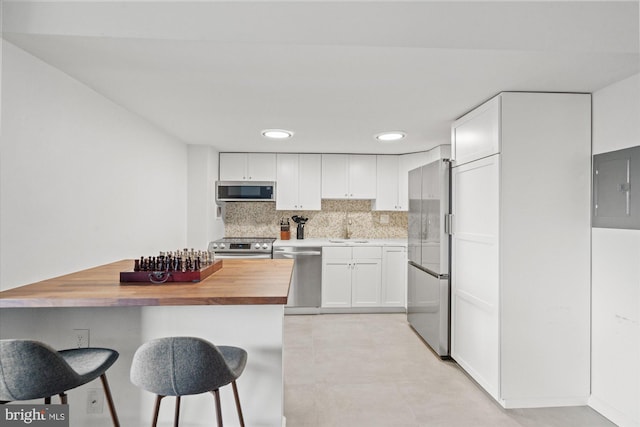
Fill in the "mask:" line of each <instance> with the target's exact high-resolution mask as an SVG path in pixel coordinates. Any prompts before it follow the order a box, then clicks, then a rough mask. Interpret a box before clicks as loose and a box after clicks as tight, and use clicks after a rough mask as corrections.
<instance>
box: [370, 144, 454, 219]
mask: <svg viewBox="0 0 640 427" xmlns="http://www.w3.org/2000/svg"><path fill="white" fill-rule="evenodd" d="M450 157H451V146H450V145H439V146H438V147H435V148H433V149H431V150H429V151H424V152H418V153H410V154H403V155H401V156H393V155H380V156H377V165H376V178H377V185H376V199H375V200H374V201H373V202H372V205H371V208H372V210H374V211H407V210H408V209H409V194H408V191H409V171H410V170H412V169H415V168H417V167H420V166H424V165H426V164H427V163H431V162H434V161H436V160H439V159H449V158H450Z"/></svg>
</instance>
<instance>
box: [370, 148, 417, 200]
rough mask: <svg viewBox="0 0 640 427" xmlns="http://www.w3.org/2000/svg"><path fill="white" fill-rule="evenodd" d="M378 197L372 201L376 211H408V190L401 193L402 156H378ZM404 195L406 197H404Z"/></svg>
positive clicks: (406, 185)
mask: <svg viewBox="0 0 640 427" xmlns="http://www.w3.org/2000/svg"><path fill="white" fill-rule="evenodd" d="M376 163H377V164H376V198H375V200H374V201H373V203H372V209H373V210H375V211H406V210H407V197H406V193H407V190H406V189H405V191H404V193H403V194H401V191H400V190H401V187H408V184H407V181H406V180H404V184H405V185H404V186H401V185H400V156H391V155H381V156H376ZM403 195H404V197H403Z"/></svg>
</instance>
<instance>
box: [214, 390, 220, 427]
mask: <svg viewBox="0 0 640 427" xmlns="http://www.w3.org/2000/svg"><path fill="white" fill-rule="evenodd" d="M211 393H213V397H215V399H216V415H217V417H218V427H222V408H221V407H220V390H218V389H216V390H213V391H212V392H211Z"/></svg>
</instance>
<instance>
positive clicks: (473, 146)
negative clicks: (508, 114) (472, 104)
mask: <svg viewBox="0 0 640 427" xmlns="http://www.w3.org/2000/svg"><path fill="white" fill-rule="evenodd" d="M500 101H501V97H500V96H496V97H495V98H493V99H491V100H489V101H487V102H486V103H484V104H482V105H481V106H480V107H478V108H476V109H475V110H473V111H472V112H470V113H468V114H466V115H465V116H464V117H462V118H460V119H458V120H457V121H456V122H455V124H454V125H453V127H452V128H451V141H452V145H453V146H452V150H453V153H452V154H453V160H455V164H456V165H458V166H459V165H463V164H465V163H468V162H472V161H474V160H478V159H481V158H483V157H488V156H491V155H493V154H497V153H499V152H500V124H501V117H500Z"/></svg>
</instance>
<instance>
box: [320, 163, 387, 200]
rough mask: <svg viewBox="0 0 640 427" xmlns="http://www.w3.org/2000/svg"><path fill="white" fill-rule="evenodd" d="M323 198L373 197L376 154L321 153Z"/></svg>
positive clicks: (374, 196) (374, 192)
mask: <svg viewBox="0 0 640 427" xmlns="http://www.w3.org/2000/svg"><path fill="white" fill-rule="evenodd" d="M322 198H323V199H375V198H376V156H375V155H367V154H323V155H322Z"/></svg>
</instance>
